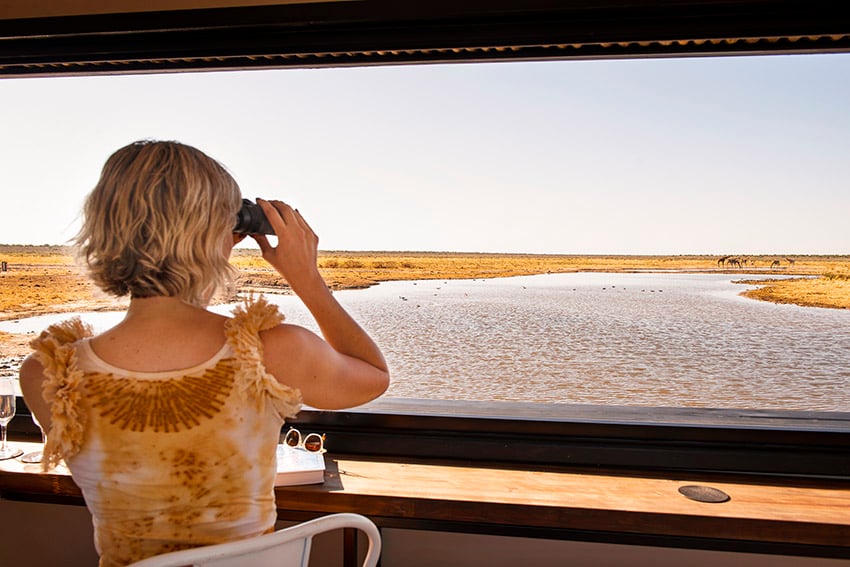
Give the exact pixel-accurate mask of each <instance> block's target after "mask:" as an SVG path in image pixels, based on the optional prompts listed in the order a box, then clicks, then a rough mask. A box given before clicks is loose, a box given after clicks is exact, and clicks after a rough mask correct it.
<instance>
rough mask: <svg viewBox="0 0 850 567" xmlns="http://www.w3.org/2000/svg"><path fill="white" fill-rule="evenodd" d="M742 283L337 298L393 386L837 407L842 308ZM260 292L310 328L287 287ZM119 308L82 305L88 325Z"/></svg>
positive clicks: (622, 281)
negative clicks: (774, 297) (754, 295)
mask: <svg viewBox="0 0 850 567" xmlns="http://www.w3.org/2000/svg"><path fill="white" fill-rule="evenodd" d="M739 277H740V276H739ZM744 289H747V287H745V286H742V285H740V284H734V283H732V282H731V278H730V276H729V275H723V274H670V273H665V274H658V273H644V274H605V273H577V274H552V275H542V276H528V277H515V278H500V279H489V280H445V281H442V280H440V281H418V282H389V283H384V284H381V285H378V286H375V287H372V288H369V289H366V290H352V291H343V292H337V294H336V296H337V297H338V298H339V300H340V301H341V302H342V303H343V304H344V305H345V306H346V307H347V308H348V309H349V310H350V311H351V312H352V313H353V314H354V316H355V317H356V318H357V319H358V321H360V322H361V323H362V324H363V326H364V327H365V328H366V329H368V330H369V331H370V332H371V333H372V334H373V336H374V337H375V339H376V340H377V342H378V343H379V344H380V345H381V347H382V348H383V349H384V352H385V355H386V357H387V359H388V361H389V363H390V366H391V370H392V373H393V380H392V385H391V387H390V390H389V393H388V395H389V396H392V397H404V398H431V399H454V400H510V401H531V402H555V403H579V404H615V405H640V406H689V407H728V408H759V409H799V410H830V411H850V349H847V348H846V345H848V344H850V311H847V310H833V309H819V308H810V307H798V306H793V305H777V304H772V303H766V302H760V301H755V300H750V299H746V298H742V297H740V296H739V295H738V294H739V293H740V292H741V291H743V290H744ZM269 299H270V300H271V301H273V302H276V303H278V304H280V305H281V308H282V310H283V311H284V313H286V315H287V319H288V320H289V321H290V322H294V323H299V324H302V325H305V326H308V327H310V328H312V329H314V330H316V329H317V328H316V326H315V324H314V322H313V321H312V320H311V318H310V317H309V314H308V313H307V312H306V310H305V309H304V307H303V305H301V304H300V302H299V301H298V300H297V298H295V297H292V296H269ZM215 309H216V310H217V311H226V310H227V309H229V307H228V306H218V307H216V308H215ZM67 317H68V315H67V314H62V315H56V316H45V317H35V318H32V319H27V320H22V321H20V322H17V323H14V322H5V323H2V324H0V330H6V331H16V330H17V331H18V332H26V331H40V330H41V329H42V328H43V327H44V326H45V325H46V324H48V323H50V322H53V321H57V320H62V319H65V318H67ZM118 318H120V315H119V314H115V313H89V314H85V315H84V319H85V320H87V321H90V322H91V323H92V324H93V325H94V326H95V327H96V328H105V327H106V326H109V325H111V324H113V323H114V322H115V321H116V320H117V319H118Z"/></svg>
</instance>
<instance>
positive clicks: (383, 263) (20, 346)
mask: <svg viewBox="0 0 850 567" xmlns="http://www.w3.org/2000/svg"><path fill="white" fill-rule="evenodd" d="M734 258H735V259H736V260H738V264H737V265H736V264H735V263H731V264H730V263H728V262H725V261H724V262H722V263H719V262H718V259H719V258H718V257H716V256H696V255H694V256H687V255H683V256H579V255H526V254H471V253H440V252H322V253H320V256H319V268H320V270H321V272H322V275H323V276H324V278H325V280H326V281H327V282H328V285H329V286H330V287H331V288H333V289H352V288H363V287H368V286H371V285H374V284H376V283H379V282H382V281H394V280H396V281H397V280H423V279H459V278H463V279H470V278H495V277H506V276H516V275H534V274H546V273H566V272H581V271H599V272H635V271H646V270H656V271H658V270H660V271H678V272H713V273H730V274H735V273H747V274H752V273H764V274H765V277H766V278H768V277H770V276H775V275H799V276H806V277H805V278H797V279H791V280H783V281H760V282H758V283H759V284H760V285H762V284H763V287H760V288H759V289H756V290H754V291H749V292H745V295H747V296H748V297H752V298H754V299H759V300H764V301H774V302H780V303H795V304H798V305H805V306H816V307H829V308H838V309H850V257H848V256H803V257H797V258H787V257H784V256H737V257H734ZM727 260H728V258H727ZM0 261H2V262H6V268H7V270H6V271H0V321H4V320H10V319H20V318H25V317H31V316H34V315H43V314H48V313H62V312H71V311H98V310H118V309H123V308H124V307H125V306H126V304H127V300H126V299H115V298H111V297H109V296H106V295H104V294H102V293H101V292H99V290H97V289H96V288H95V287H94V286H93V285H92V284H91V283H90V282H89V281H88V280H87V279H86V277H85V276H84V275H83V274H82V273H81V272H80V270H79V269H78V268H77V267H76V266H75V265H74V261H73V258H72V256H71V253H70V251H69V250H68V249H66V248H63V247H58V246H6V245H0ZM232 263H233V265H234V266H236V267H237V268H238V269H239V272H240V274H241V279H240V283H239V290H240V291H249V290H258V291H262V292H264V293H288V292H289V289H288V287H287V286H286V285H285V284H284V283H283V282H281V280H280V278H279V276H278V275H277V273H275V272H274V271H273V270H272V269H271V268H269V267H267V264H265V262H264V261H263V260H262V258H261V257H260V255H259V251H258V250H253V249H237V250H235V251H234V254H233V257H232ZM812 276H815V277H812ZM748 283H751V281H750V282H748ZM31 338H32V337H31V336H27V335H20V334H12V333H2V332H0V349H2V352H1V353H0V375H2V374H3V372H4V366H8V365H10V364H12V365H14V366H15V367H17V363H19V360H20V357H22V356H23V355H24V354H26V353H27V352H28V351H29V347H28V346H27V343H28V342H29V340H30V339H31Z"/></svg>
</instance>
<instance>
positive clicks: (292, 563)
mask: <svg viewBox="0 0 850 567" xmlns="http://www.w3.org/2000/svg"><path fill="white" fill-rule="evenodd" d="M340 528H356V529H358V530H360V531H362V532H364V533H365V534H366V536H367V538H368V540H369V548H368V550H367V551H366V558H365V559H364V560H363V567H375V566H376V565H377V564H378V558H379V557H380V555H381V534H380V532H378V528H377V527H376V526H375V524H373V523H372V521H371V520H369V519H368V518H366V517H364V516H361V515H360V514H348V513H342V514H331V515H329V516H323V517H321V518H316V519H315V520H310V521H308V522H304V523H301V524H297V525H294V526H292V527H289V528H285V529H282V530H278V531H276V532H273V533H270V534H265V535H261V536H257V537H254V538H249V539H243V540H239V541H232V542H228V543H220V544H216V545H208V546H205V547H196V548H194V549H185V550H183V551H174V552H171V553H164V554H162V555H157V556H156V557H149V558H148V559H143V560H142V561H137V562H136V563H133V564H132V565H130V566H128V567H188V566H190V565H191V566H192V567H237V566H238V567H307V564H308V562H309V560H310V546H311V545H312V543H313V536H314V535H316V534H320V533H324V532H328V531H331V530H336V529H340Z"/></svg>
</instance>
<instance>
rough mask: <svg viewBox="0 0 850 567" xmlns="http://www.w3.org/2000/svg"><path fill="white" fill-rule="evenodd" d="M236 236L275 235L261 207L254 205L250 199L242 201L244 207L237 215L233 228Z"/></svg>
mask: <svg viewBox="0 0 850 567" xmlns="http://www.w3.org/2000/svg"><path fill="white" fill-rule="evenodd" d="M233 232H235V233H236V234H242V235H245V234H274V229H273V228H272V225H271V224H270V223H269V219H267V218H266V215H265V214H263V209H261V208H260V205H258V204H256V203H252V202H251V201H249V200H248V199H242V207H241V208H240V209H239V212H238V213H236V225H235V226H234V227H233Z"/></svg>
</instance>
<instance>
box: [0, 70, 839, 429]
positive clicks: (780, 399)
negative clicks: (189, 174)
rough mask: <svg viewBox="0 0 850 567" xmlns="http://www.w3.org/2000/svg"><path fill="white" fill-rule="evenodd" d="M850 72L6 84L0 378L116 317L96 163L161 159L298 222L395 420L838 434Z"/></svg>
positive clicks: (390, 73)
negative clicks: (185, 148) (568, 414)
mask: <svg viewBox="0 0 850 567" xmlns="http://www.w3.org/2000/svg"><path fill="white" fill-rule="evenodd" d="M848 71H850V56H848V55H795V56H774V57H726V58H696V59H658V60H636V61H569V62H523V63H492V64H456V65H424V66H410V67H375V68H357V69H324V70H267V71H250V72H215V73H212V72H211V73H181V74H163V75H139V76H98V77H67V78H30V79H4V80H2V81H0V101H1V102H2V104H3V108H4V109H6V111H5V112H4V118H3V133H4V136H3V138H2V141H0V151H2V154H3V155H4V167H3V169H2V171H0V186H2V188H3V203H4V207H3V209H4V211H5V213H6V214H5V215H4V220H3V222H2V223H0V261H2V262H3V268H2V269H3V271H2V272H0V277H2V279H0V282H2V286H3V287H2V294H0V296H2V297H0V299H2V303H0V341H2V342H0V345H2V349H3V356H2V360H0V372H5V373H14V372H15V368H16V365H17V364H18V363H19V362H20V360H21V358H22V354H23V353H24V352H25V351H26V347H25V343H26V341H27V340H28V339H29V338H30V337H31V334H32V333H35V332H39V331H40V330H41V329H42V328H44V326H45V325H46V324H49V323H51V322H54V321H56V320H60V319H63V318H66V317H67V316H68V314H69V313H80V314H82V316H83V318H84V319H86V320H88V321H90V322H91V323H92V324H93V325H95V327H96V328H97V327H98V326H106V325H109V324H111V323H114V322H116V321H117V320H118V318H120V311H118V310H120V308H121V306H122V304H121V302H115V301H112V300H110V299H109V298H106V297H104V296H102V295H99V294H97V293H95V292H94V291H93V289H92V288H91V286H90V285H88V284H86V283H85V281H84V280H83V279H82V278H81V277H80V276H79V275H77V274H76V272H75V270H74V268H73V259H72V258H71V255H70V251H69V250H68V249H66V248H63V247H62V245H63V244H65V243H66V242H67V241H68V239H70V238H71V237H72V236H73V235H74V234H75V232H76V230H77V228H78V226H79V224H78V222H79V221H78V214H79V209H80V205H81V203H82V199H83V197H84V196H85V194H86V193H87V192H88V191H89V190H90V189H91V188H92V187H93V186H94V184H95V182H96V180H97V178H98V175H99V173H100V172H99V168H100V167H101V165H102V164H103V162H104V160H105V159H106V157H107V156H108V155H109V154H110V153H112V151H114V150H115V149H117V148H118V147H120V146H123V145H125V144H127V143H129V142H131V141H133V140H138V139H146V138H153V139H174V140H179V141H182V142H185V143H188V144H191V145H194V146H196V147H198V148H200V149H201V150H203V151H205V152H206V153H208V154H210V155H211V156H213V157H215V158H217V159H218V160H220V161H221V162H222V163H223V164H225V165H226V166H227V167H228V169H229V170H230V171H231V172H232V173H233V175H234V177H235V178H236V180H237V181H238V182H239V183H240V186H241V188H242V192H243V196H245V197H247V198H250V199H254V198H256V197H264V198H279V199H282V200H285V201H287V202H289V203H291V204H292V205H293V206H296V207H297V208H298V209H299V210H300V211H301V212H302V214H303V215H304V216H305V218H306V219H307V220H308V221H309V222H310V223H311V225H312V226H313V228H314V229H315V231H316V232H317V234H318V235H319V237H320V248H321V249H322V251H323V252H322V254H321V256H320V259H319V261H320V266H321V268H322V271H323V273H324V274H325V276H326V279H327V281H328V283H329V284H330V285H332V286H333V287H334V289H335V290H336V293H337V294H338V297H339V298H340V300H341V301H342V302H343V303H345V304H346V306H348V307H349V308H350V309H351V311H352V312H353V313H354V314H355V316H356V317H357V318H358V320H360V321H362V322H363V324H364V326H365V327H367V328H368V329H369V330H370V331H371V332H372V333H373V334H374V336H375V338H376V340H377V341H378V342H379V343H380V344H381V346H382V347H383V349H384V351H385V353H386V355H387V358H388V360H389V363H390V365H391V369H392V372H393V383H392V386H391V387H390V390H389V392H388V394H387V396H389V397H396V398H409V399H433V400H483V401H493V402H498V401H512V402H532V403H555V404H607V405H618V406H656V407H658V406H675V407H712V408H752V409H782V410H785V409H791V410H816V411H841V412H846V411H850V393H848V390H847V388H846V385H847V383H848V380H850V351H848V349H846V348H845V347H844V345H846V344H850V309H848V308H850V232H848V231H847V228H846V215H847V211H848V210H850V193H848V192H847V190H846V185H847V180H848V179H850V161H848V160H847V159H846V150H847V134H848V132H850V112H848V111H847V109H846V103H845V101H846V100H847V99H848V97H850V72H848ZM233 263H234V264H235V265H236V266H238V267H239V268H240V270H241V271H242V274H243V275H242V280H241V284H240V286H241V287H240V290H241V292H242V293H249V292H252V291H253V292H257V291H259V292H264V293H266V294H267V295H268V297H270V298H272V299H273V300H274V301H275V302H279V303H280V304H281V305H282V307H283V311H284V313H286V315H287V318H288V319H289V320H290V321H292V322H296V323H302V324H304V325H307V326H313V323H312V321H310V319H309V317H308V316H307V314H306V312H305V310H304V309H303V308H302V307H301V306H300V305H299V304H298V302H297V300H296V299H295V298H294V297H293V296H291V295H287V294H286V293H285V292H286V290H285V288H283V287H281V286H280V282H278V281H277V280H276V279H275V278H274V277H273V272H272V271H271V270H270V269H267V268H265V267H264V265H263V263H262V261H261V260H260V258H259V254H258V250H257V248H256V245H254V244H253V243H249V242H246V243H243V244H240V248H239V249H237V251H236V253H235V254H234V257H233ZM233 299H234V298H233V297H229V298H223V299H222V303H221V304H219V305H216V306H215V307H214V309H217V310H222V311H226V310H228V309H229V303H228V302H230V301H232V300H233ZM313 328H315V327H314V326H313Z"/></svg>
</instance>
